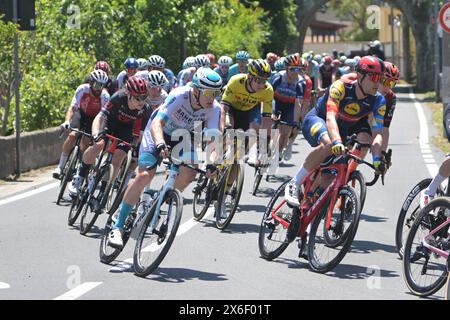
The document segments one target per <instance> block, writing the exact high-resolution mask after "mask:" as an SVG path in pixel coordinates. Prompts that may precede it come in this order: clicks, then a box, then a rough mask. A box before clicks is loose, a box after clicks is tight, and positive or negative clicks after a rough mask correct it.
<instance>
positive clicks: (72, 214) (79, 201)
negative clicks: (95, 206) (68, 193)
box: [67, 186, 89, 226]
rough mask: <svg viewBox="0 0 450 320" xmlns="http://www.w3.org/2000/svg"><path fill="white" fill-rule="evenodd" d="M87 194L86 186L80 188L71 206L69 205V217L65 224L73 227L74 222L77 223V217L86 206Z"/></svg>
mask: <svg viewBox="0 0 450 320" xmlns="http://www.w3.org/2000/svg"><path fill="white" fill-rule="evenodd" d="M88 196H89V194H88V193H87V191H86V186H83V187H81V188H80V191H79V192H78V195H77V196H76V197H75V198H73V199H72V204H71V205H70V210H69V216H68V217H67V224H68V225H69V226H73V224H74V223H75V221H77V218H78V216H79V215H80V213H81V211H82V210H83V207H84V205H85V204H86V201H87V198H88Z"/></svg>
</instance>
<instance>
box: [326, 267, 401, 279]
mask: <svg viewBox="0 0 450 320" xmlns="http://www.w3.org/2000/svg"><path fill="white" fill-rule="evenodd" d="M326 275H327V276H329V277H335V278H339V279H367V278H369V277H381V278H396V277H399V275H398V273H397V272H396V271H390V270H384V269H381V268H368V267H367V266H355V265H351V264H339V265H338V266H337V267H336V268H334V269H333V270H331V271H330V272H328V273H326Z"/></svg>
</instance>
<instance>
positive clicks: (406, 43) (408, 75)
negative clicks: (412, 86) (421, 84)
mask: <svg viewBox="0 0 450 320" xmlns="http://www.w3.org/2000/svg"><path fill="white" fill-rule="evenodd" d="M402 29H403V30H402V34H403V55H404V58H405V60H404V61H405V65H404V66H403V76H404V77H405V80H406V82H411V80H412V64H411V62H412V59H411V46H410V38H409V24H408V22H406V19H405V20H404V21H403V26H402Z"/></svg>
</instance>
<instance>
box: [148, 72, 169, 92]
mask: <svg viewBox="0 0 450 320" xmlns="http://www.w3.org/2000/svg"><path fill="white" fill-rule="evenodd" d="M147 79H148V85H149V87H159V88H162V87H164V86H165V85H166V84H167V83H169V80H167V78H166V76H165V75H164V73H162V72H161V71H158V70H153V71H150V72H149V73H148V76H147Z"/></svg>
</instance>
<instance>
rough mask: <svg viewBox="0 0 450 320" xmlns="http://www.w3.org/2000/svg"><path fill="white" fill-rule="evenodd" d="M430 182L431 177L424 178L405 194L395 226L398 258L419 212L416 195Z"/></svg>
mask: <svg viewBox="0 0 450 320" xmlns="http://www.w3.org/2000/svg"><path fill="white" fill-rule="evenodd" d="M430 183H431V178H426V179H423V180H422V181H420V182H419V183H418V184H416V185H415V186H414V188H412V189H411V191H410V192H409V193H408V195H407V196H406V199H405V202H403V205H402V209H401V210H400V214H399V215H398V219H397V226H396V228H395V245H396V246H397V252H398V255H399V256H400V259H403V250H404V247H403V245H404V243H405V241H406V238H407V237H408V233H409V231H410V230H411V226H412V225H413V223H414V220H415V219H416V217H417V215H418V214H419V212H420V206H419V197H418V195H419V194H420V192H422V190H424V189H425V188H427V187H428V186H429V185H430Z"/></svg>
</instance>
